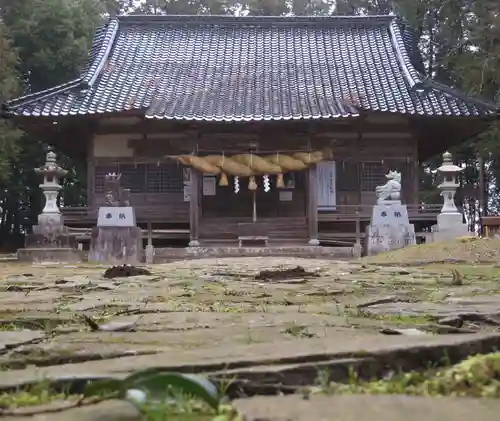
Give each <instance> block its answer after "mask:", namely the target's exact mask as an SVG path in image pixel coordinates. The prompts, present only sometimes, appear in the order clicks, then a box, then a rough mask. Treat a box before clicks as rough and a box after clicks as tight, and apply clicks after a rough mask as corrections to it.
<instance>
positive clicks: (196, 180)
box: [189, 168, 201, 247]
mask: <svg viewBox="0 0 500 421" xmlns="http://www.w3.org/2000/svg"><path fill="white" fill-rule="evenodd" d="M200 180H201V173H200V172H199V171H197V170H195V169H194V168H191V186H190V199H191V200H190V202H189V240H190V241H189V247H199V246H200V241H199V222H200Z"/></svg>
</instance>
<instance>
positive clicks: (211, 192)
mask: <svg viewBox="0 0 500 421" xmlns="http://www.w3.org/2000/svg"><path fill="white" fill-rule="evenodd" d="M216 188H217V179H216V178H215V177H203V196H215V192H216Z"/></svg>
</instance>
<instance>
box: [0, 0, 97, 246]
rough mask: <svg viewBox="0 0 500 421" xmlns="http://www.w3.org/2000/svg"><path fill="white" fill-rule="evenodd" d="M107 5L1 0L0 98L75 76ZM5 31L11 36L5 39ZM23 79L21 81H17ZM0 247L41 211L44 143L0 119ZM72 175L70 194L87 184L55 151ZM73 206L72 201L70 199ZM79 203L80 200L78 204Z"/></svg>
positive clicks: (84, 0) (15, 242) (85, 0)
mask: <svg viewBox="0 0 500 421" xmlns="http://www.w3.org/2000/svg"><path fill="white" fill-rule="evenodd" d="M106 6H107V4H106V3H105V2H101V1H99V0H29V1H28V0H4V1H3V2H2V5H1V8H0V22H1V24H0V100H1V102H2V103H3V102H4V101H5V100H7V99H10V98H12V97H15V96H17V95H19V94H20V93H21V92H26V91H39V90H42V89H45V88H48V87H52V86H54V85H58V84H60V83H63V82H66V81H68V80H70V79H72V78H74V77H75V76H77V75H78V73H79V70H80V69H81V67H82V64H83V63H85V61H86V60H87V58H88V51H89V49H90V45H91V42H92V37H93V34H94V32H95V27H96V26H97V25H98V24H99V23H100V22H101V21H102V19H103V17H104V16H105V14H106V12H107V10H106ZM7 34H8V35H9V36H10V38H9V37H7ZM21 82H22V83H21ZM0 140H1V141H2V146H4V147H2V149H1V150H0V189H1V190H0V207H1V211H2V213H1V215H0V247H3V248H5V247H8V248H14V249H15V248H17V247H19V246H21V245H22V236H23V233H24V232H25V229H27V228H28V227H29V225H30V224H31V223H33V222H35V221H36V216H37V214H38V213H39V210H40V205H41V203H40V199H41V194H40V190H39V189H38V184H39V183H40V180H39V178H38V177H37V176H36V174H35V173H34V168H36V167H38V166H40V165H42V164H43V162H44V160H45V153H46V151H47V148H46V145H44V144H43V143H41V142H40V141H39V140H38V139H36V138H33V137H31V136H29V135H27V134H22V135H19V133H18V132H16V131H13V130H12V129H11V127H10V126H8V125H7V123H6V122H5V120H0ZM59 156H60V157H61V159H62V160H63V161H64V162H65V164H66V165H65V166H66V167H67V169H69V170H70V173H72V174H73V175H74V176H73V179H71V180H68V181H67V183H68V184H69V185H71V189H70V190H71V196H73V197H75V198H76V199H75V200H79V198H80V197H81V194H80V193H78V192H75V191H74V190H75V188H76V189H81V186H82V185H84V184H85V180H86V175H85V173H84V172H83V173H82V172H80V171H78V172H77V171H75V168H76V167H78V166H80V165H79V163H78V162H74V161H73V160H72V159H70V158H69V157H65V156H63V155H62V154H61V153H59ZM69 204H71V203H69ZM76 204H81V203H78V202H77V203H76Z"/></svg>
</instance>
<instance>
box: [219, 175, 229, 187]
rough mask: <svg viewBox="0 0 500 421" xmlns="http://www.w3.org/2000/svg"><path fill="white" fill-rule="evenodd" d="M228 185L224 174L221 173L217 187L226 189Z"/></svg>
mask: <svg viewBox="0 0 500 421" xmlns="http://www.w3.org/2000/svg"><path fill="white" fill-rule="evenodd" d="M228 185H229V181H228V179H227V175H226V173H221V174H220V179H219V186H221V187H226V186H228Z"/></svg>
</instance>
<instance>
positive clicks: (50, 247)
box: [17, 151, 82, 263]
mask: <svg viewBox="0 0 500 421" xmlns="http://www.w3.org/2000/svg"><path fill="white" fill-rule="evenodd" d="M35 172H36V173H37V174H39V175H41V176H43V182H42V184H40V188H41V189H42V191H43V195H44V196H45V206H44V207H43V210H42V213H41V214H40V215H38V225H34V226H33V227H32V229H33V232H32V233H29V234H26V238H25V248H22V249H19V250H18V251H17V257H18V258H19V260H21V261H24V262H38V263H39V262H67V263H69V262H72V263H76V262H80V261H81V258H82V256H81V255H80V252H79V251H78V250H77V249H76V247H75V245H76V244H75V237H74V236H72V235H71V233H70V231H69V229H68V227H65V226H64V223H63V215H62V214H61V211H60V210H59V207H58V206H57V197H58V196H59V192H60V191H61V189H62V186H61V185H60V184H59V180H60V179H61V178H62V177H64V176H65V175H66V174H67V173H68V172H67V171H66V170H64V169H63V168H61V167H60V166H59V165H57V163H56V154H55V153H54V152H52V151H49V152H48V153H47V157H46V161H45V164H44V165H42V166H41V167H40V168H36V169H35Z"/></svg>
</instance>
